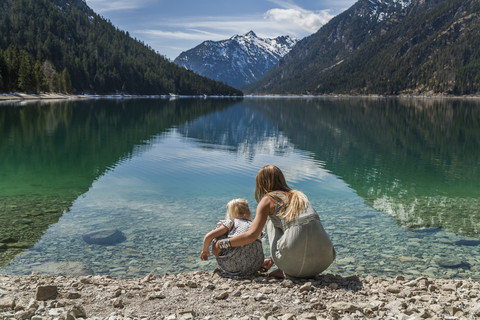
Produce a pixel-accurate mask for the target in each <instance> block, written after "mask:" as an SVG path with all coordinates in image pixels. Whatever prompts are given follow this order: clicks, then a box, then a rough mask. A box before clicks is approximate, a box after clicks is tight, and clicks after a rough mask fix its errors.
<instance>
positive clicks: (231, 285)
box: [0, 271, 480, 320]
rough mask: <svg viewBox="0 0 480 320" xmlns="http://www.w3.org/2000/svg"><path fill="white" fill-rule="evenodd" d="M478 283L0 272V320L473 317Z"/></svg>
mask: <svg viewBox="0 0 480 320" xmlns="http://www.w3.org/2000/svg"><path fill="white" fill-rule="evenodd" d="M478 317H480V283H478V282H477V281H473V280H470V279H468V280H443V279H431V278H425V277H421V278H417V279H415V280H407V279H405V278H404V277H403V276H397V277H396V278H395V279H383V278H374V277H371V276H368V277H366V278H364V279H360V278H359V277H358V276H350V277H342V276H338V275H332V274H321V275H319V276H317V277H316V278H315V279H286V280H280V279H274V278H269V277H267V276H265V275H261V274H259V275H257V276H255V277H251V278H247V279H228V278H223V277H221V276H220V275H219V274H218V272H205V271H197V272H194V273H188V274H175V275H164V276H160V275H155V274H154V273H151V274H150V275H148V276H146V277H145V278H143V279H128V280H121V279H115V278H112V277H110V276H81V277H65V276H51V275H30V276H7V275H0V319H32V320H42V319H45V320H46V319H64V320H71V319H108V320H117V319H165V320H177V319H241V320H247V319H259V320H260V319H265V320H293V319H297V320H306V319H365V318H369V319H477V318H478Z"/></svg>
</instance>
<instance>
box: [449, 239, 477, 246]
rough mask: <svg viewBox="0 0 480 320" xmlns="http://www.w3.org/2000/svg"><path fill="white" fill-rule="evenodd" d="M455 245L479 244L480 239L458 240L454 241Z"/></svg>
mask: <svg viewBox="0 0 480 320" xmlns="http://www.w3.org/2000/svg"><path fill="white" fill-rule="evenodd" d="M455 244H456V245H457V246H471V247H473V246H478V245H480V240H458V241H457V242H455Z"/></svg>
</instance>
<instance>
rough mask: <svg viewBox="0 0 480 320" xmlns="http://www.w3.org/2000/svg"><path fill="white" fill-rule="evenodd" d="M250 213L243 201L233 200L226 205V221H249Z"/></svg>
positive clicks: (245, 202)
mask: <svg viewBox="0 0 480 320" xmlns="http://www.w3.org/2000/svg"><path fill="white" fill-rule="evenodd" d="M251 218H252V213H251V212H250V209H249V208H248V201H247V200H245V199H241V198H239V199H233V200H231V201H230V202H229V203H227V219H229V220H231V219H251Z"/></svg>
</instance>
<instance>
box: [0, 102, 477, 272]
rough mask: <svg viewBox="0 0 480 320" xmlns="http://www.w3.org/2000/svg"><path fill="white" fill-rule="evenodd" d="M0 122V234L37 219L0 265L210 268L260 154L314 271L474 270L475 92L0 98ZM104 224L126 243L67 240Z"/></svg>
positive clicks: (29, 268) (13, 268)
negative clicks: (301, 198) (300, 204)
mask: <svg viewBox="0 0 480 320" xmlns="http://www.w3.org/2000/svg"><path fill="white" fill-rule="evenodd" d="M0 125H1V131H0V134H1V142H0V152H1V153H2V159H1V160H0V165H1V170H2V171H1V173H0V178H1V181H0V205H2V204H3V207H0V209H1V210H2V213H0V218H2V217H3V219H4V221H8V222H9V224H5V225H7V226H8V228H9V229H8V228H7V227H5V226H3V227H0V231H1V233H0V240H1V239H2V233H3V234H4V235H7V234H8V235H9V236H10V237H14V238H15V236H16V235H15V232H17V233H18V232H19V231H15V230H23V229H21V227H24V226H28V228H30V229H33V230H35V231H37V233H32V237H33V240H32V239H30V240H31V242H32V245H31V246H30V247H29V248H26V249H23V250H21V251H19V252H18V253H17V254H16V255H15V258H13V259H9V260H8V261H7V262H5V263H4V264H3V267H1V269H0V273H6V274H29V273H31V272H47V273H60V274H79V273H80V274H81V273H91V274H110V275H112V276H115V277H120V278H129V277H141V276H143V275H145V274H148V273H150V272H151V271H155V272H157V273H160V274H163V273H166V272H168V273H177V272H189V271H194V270H199V269H202V270H213V269H214V268H215V261H214V260H210V261H208V262H203V261H200V258H199V255H200V250H201V242H202V239H203V236H204V234H205V233H206V232H208V231H209V230H211V228H213V227H214V225H215V223H216V222H217V221H218V220H219V219H222V218H223V217H224V216H225V205H226V203H227V202H228V201H229V200H231V199H232V198H236V197H243V198H246V199H247V200H248V201H249V203H250V207H251V209H252V211H254V210H255V207H256V203H255V201H254V197H253V192H254V187H255V175H256V173H257V171H258V170H259V169H260V168H261V167H262V166H263V165H265V164H275V165H277V166H279V167H280V168H281V169H282V170H283V171H284V173H285V175H286V178H287V180H288V182H289V184H290V185H291V186H292V187H294V188H297V189H300V190H302V191H304V192H305V193H306V194H307V196H308V197H309V199H310V200H311V202H312V203H313V204H314V206H315V208H316V209H317V212H318V213H319V215H320V218H321V219H322V222H323V224H324V227H325V229H326V230H327V232H328V233H329V235H330V236H331V238H332V240H333V242H334V244H335V247H336V249H337V254H338V255H337V260H336V261H335V263H334V264H333V265H332V266H331V267H330V269H329V270H328V272H331V273H338V274H341V275H345V276H347V275H351V274H359V275H361V276H365V275H367V274H372V275H376V276H395V275H397V274H404V275H406V276H407V277H410V278H414V277H418V276H420V275H426V276H431V277H446V278H468V277H471V278H474V279H480V263H479V262H480V261H479V260H480V245H478V243H477V241H478V238H479V232H480V229H479V228H480V226H479V218H480V212H479V209H478V208H479V204H480V201H479V199H480V192H479V190H480V188H479V187H480V172H479V171H478V163H480V161H479V160H480V159H479V158H480V151H479V150H480V148H479V147H480V105H479V104H478V103H477V102H475V101H469V100H448V99H444V100H434V99H387V98H385V99H362V98H331V99H326V98H316V99H307V98H302V99H300V98H291V99H287V98H281V99H280V98H276V99H273V98H270V99H266V98H259V99H256V98H246V99H244V100H226V99H207V100H195V99H178V100H174V101H168V100H154V99H145V100H142V99H135V100H89V101H81V102H68V103H55V104H27V105H0ZM32 199H33V200H32ZM38 199H47V200H48V201H47V200H45V202H42V206H43V207H42V208H40V209H39V208H38V205H37V207H35V205H36V203H38V201H39V200H38ZM58 203H61V206H59V205H58ZM49 206H52V207H54V209H55V210H57V209H58V208H61V209H58V210H59V214H58V217H56V218H55V219H54V221H53V222H49V223H48V225H46V226H43V225H42V223H41V220H42V219H44V218H45V216H46V215H49V214H50V212H53V211H55V210H49ZM22 210H23V211H22ZM38 211H39V212H38ZM18 217H21V219H18V220H17V218H18ZM49 217H50V218H51V216H49ZM22 224H23V225H22ZM40 226H41V227H40ZM16 228H17V229H16ZM42 228H43V229H42ZM106 228H108V229H110V228H116V229H119V230H121V231H122V232H123V233H124V234H125V236H126V238H127V240H126V241H124V242H122V243H119V244H117V245H114V246H100V245H89V244H87V243H85V242H84V241H83V240H82V235H83V234H85V233H88V232H90V231H94V230H99V229H106ZM22 232H23V231H22ZM17 238H21V235H18V237H17ZM0 248H1V247H0ZM2 250H3V251H4V252H5V251H6V249H0V253H1V251H2ZM265 250H266V252H267V253H268V248H267V247H266V246H265Z"/></svg>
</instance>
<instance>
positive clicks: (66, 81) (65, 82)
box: [60, 68, 72, 93]
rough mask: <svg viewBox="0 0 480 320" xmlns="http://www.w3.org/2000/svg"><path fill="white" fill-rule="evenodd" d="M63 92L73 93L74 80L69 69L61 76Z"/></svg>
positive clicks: (64, 70)
mask: <svg viewBox="0 0 480 320" xmlns="http://www.w3.org/2000/svg"><path fill="white" fill-rule="evenodd" d="M60 83H61V86H60V88H61V90H62V91H63V92H65V93H72V80H71V78H70V73H69V72H68V70H67V68H64V69H63V71H62V74H61V76H60Z"/></svg>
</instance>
